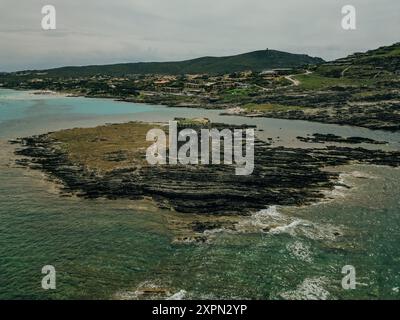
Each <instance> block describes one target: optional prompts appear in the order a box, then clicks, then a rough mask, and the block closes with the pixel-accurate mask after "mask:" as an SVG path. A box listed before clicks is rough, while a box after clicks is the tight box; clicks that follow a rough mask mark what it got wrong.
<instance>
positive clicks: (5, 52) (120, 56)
mask: <svg viewBox="0 0 400 320" xmlns="http://www.w3.org/2000/svg"><path fill="white" fill-rule="evenodd" d="M350 2H351V3H352V4H353V5H354V6H356V8H357V13H358V29H357V30H356V31H344V30H342V29H341V27H340V21H341V12H340V11H341V7H342V6H343V5H345V4H348V3H349V1H347V0H346V1H344V0H324V1H321V0H303V1H298V0H279V1H278V0H276V1H270V0H269V1H267V0H168V1H166V0H114V1H112V2H111V1H109V0H107V1H106V0H86V1H79V0H69V1H66V0H46V1H44V0H29V1H28V0H25V1H15V0H1V3H0V46H1V50H0V70H2V71H11V70H20V69H27V68H29V69H30V68H47V67H55V66H61V65H84V64H102V63H117V62H129V61H153V60H157V61H166V60H180V59H187V58H194V57H198V56H203V55H229V54H235V53H241V52H246V51H251V50H257V49H264V48H266V47H268V48H273V49H278V50H284V51H290V52H297V53H307V54H310V55H313V56H321V57H323V58H325V59H334V58H337V57H341V56H345V55H347V54H350V53H352V52H355V51H361V50H366V49H370V48H375V47H378V46H380V45H386V44H391V43H393V42H398V41H399V40H400V39H398V38H397V37H398V35H397V33H398V32H397V31H398V30H399V26H400V1H398V0H379V1H378V0H352V1H350ZM49 3H51V4H53V5H54V6H55V7H56V9H57V30H55V31H42V30H41V28H40V21H41V18H42V15H41V12H40V11H41V7H42V6H43V5H46V4H49Z"/></svg>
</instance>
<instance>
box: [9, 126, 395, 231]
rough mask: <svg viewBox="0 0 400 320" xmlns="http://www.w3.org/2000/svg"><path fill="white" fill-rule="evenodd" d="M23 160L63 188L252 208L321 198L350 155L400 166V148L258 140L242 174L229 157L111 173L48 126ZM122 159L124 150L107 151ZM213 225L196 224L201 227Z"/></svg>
mask: <svg viewBox="0 0 400 320" xmlns="http://www.w3.org/2000/svg"><path fill="white" fill-rule="evenodd" d="M16 142H19V143H20V144H22V148H19V149H17V150H16V154H17V155H20V156H26V157H28V158H22V159H19V160H17V163H18V164H20V165H23V166H27V167H30V168H32V169H38V170H42V171H44V172H46V173H48V174H49V175H50V176H52V177H54V178H57V179H58V180H60V181H62V182H63V191H64V192H66V193H75V194H77V195H78V196H81V197H85V198H99V197H106V198H109V199H117V198H127V199H140V198H143V197H145V196H147V197H151V198H153V199H154V200H155V201H156V202H157V203H158V205H159V206H160V207H162V208H168V209H173V210H176V211H179V212H184V213H198V214H224V215H246V214H249V213H250V212H252V211H255V210H259V209H262V208H265V207H266V206H268V205H305V204H310V203H312V202H315V201H318V200H319V199H321V198H323V197H324V195H323V192H322V191H324V190H331V189H332V188H334V186H335V183H337V180H338V176H339V174H338V173H337V172H330V171H328V170H326V169H325V168H326V167H327V166H338V165H345V164H349V163H350V162H351V163H354V162H356V163H365V164H377V165H387V166H394V167H397V166H399V165H400V152H385V151H382V150H366V149H363V148H349V147H338V146H330V147H327V148H318V149H300V148H285V147H275V148H274V147H271V146H269V145H268V143H265V142H263V141H260V140H256V142H255V170H254V172H253V174H252V175H250V176H236V175H235V167H234V166H230V165H207V166H205V165H189V166H184V165H175V166H172V165H163V166H147V165H146V166H132V167H130V168H122V169H114V170H110V171H108V172H105V173H98V172H94V171H90V170H88V169H87V168H85V167H84V166H82V165H79V164H76V163H72V162H71V161H70V160H69V157H68V154H67V153H66V152H65V151H63V149H62V148H59V142H58V141H56V140H54V139H52V138H51V137H50V135H48V134H44V135H39V136H33V137H28V138H22V139H20V140H18V141H14V143H16ZM105 156H106V157H110V161H118V159H119V156H124V155H123V154H111V155H105ZM214 227H215V226H209V225H202V224H196V225H194V226H193V228H195V229H196V230H197V229H198V230H203V231H204V230H207V229H209V228H214Z"/></svg>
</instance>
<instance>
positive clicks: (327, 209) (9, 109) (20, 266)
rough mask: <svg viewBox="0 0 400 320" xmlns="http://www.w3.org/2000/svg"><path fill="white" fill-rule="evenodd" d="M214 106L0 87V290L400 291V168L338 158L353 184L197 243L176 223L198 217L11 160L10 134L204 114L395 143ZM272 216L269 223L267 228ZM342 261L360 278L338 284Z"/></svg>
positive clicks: (282, 131)
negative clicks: (68, 191)
mask: <svg viewBox="0 0 400 320" xmlns="http://www.w3.org/2000/svg"><path fill="white" fill-rule="evenodd" d="M218 114H219V111H213V110H199V109H185V108H183V109H182V108H179V109H177V108H165V107H162V106H148V105H140V104H130V103H122V102H115V101H111V100H102V99H85V98H66V97H60V96H42V95H41V96H38V95H32V94H31V93H29V92H16V91H11V90H0V147H1V149H0V298H1V299H9V298H11V299H16V298H23V299H31V298H32V299H58V298H59V299H76V298H83V299H98V298H104V299H109V298H121V297H130V298H135V297H137V292H136V291H138V289H140V288H148V287H153V288H168V291H170V294H176V293H179V294H178V296H179V297H181V298H187V299H190V298H220V299H225V298H249V299H250V298H253V299H285V298H286V299H300V298H308V299H312V298H320V299H324V298H328V299H350V298H371V299H376V298H378V299H398V298H400V295H399V289H398V288H399V287H400V247H399V243H400V214H399V208H400V203H399V202H400V197H399V191H400V187H399V183H398V182H399V179H400V170H399V169H393V168H386V167H377V166H346V167H343V168H337V170H340V171H341V172H343V175H342V179H343V182H344V183H345V184H347V185H349V186H351V187H352V188H350V189H347V188H339V187H338V188H337V189H336V190H334V191H333V192H332V193H331V194H329V195H328V196H329V197H330V198H332V200H331V201H327V202H325V203H320V204H316V205H313V206H308V207H303V208H284V207H269V208H267V207H266V209H265V210H263V211H261V212H258V213H254V215H253V216H251V217H243V218H240V219H238V220H237V221H236V224H237V227H236V229H237V231H236V232H231V231H228V230H219V231H218V232H214V233H211V234H208V242H207V243H205V244H196V243H182V242H179V241H175V240H176V238H177V235H179V234H180V232H181V231H180V225H181V224H184V223H185V222H190V221H192V220H193V219H194V218H192V217H188V216H187V215H181V214H177V213H172V212H168V211H164V210H159V209H157V208H156V207H155V206H154V205H153V204H152V203H151V202H149V201H139V202H135V201H120V200H118V201H110V200H101V199H100V200H85V199H79V198H75V197H60V196H59V195H58V193H57V187H56V186H55V184H54V183H52V182H49V181H47V180H46V177H45V176H44V175H42V174H41V173H40V172H32V171H29V170H26V169H22V168H18V167H16V166H15V165H14V164H13V148H14V146H12V145H9V144H7V143H6V141H7V139H10V138H14V137H20V136H26V135H31V134H38V133H44V132H48V131H53V130H57V129H61V128H71V127H77V126H95V125H99V124H104V123H109V122H124V121H132V120H140V121H167V120H170V119H173V118H174V117H176V116H190V117H197V116H207V117H209V118H211V119H212V120H215V121H223V122H231V123H248V124H257V125H258V127H259V128H261V129H263V130H264V131H262V132H259V133H258V135H259V137H260V138H262V139H263V138H267V137H272V138H274V139H275V141H276V144H277V145H279V144H283V145H296V146H297V145H299V143H298V141H296V139H295V137H296V136H299V135H301V136H305V135H306V134H308V133H315V132H321V133H336V134H340V135H345V136H364V137H370V138H374V139H379V140H385V141H388V142H390V144H389V145H388V146H387V147H386V148H389V149H398V148H399V141H400V140H399V137H400V135H399V134H393V133H392V134H389V133H385V132H373V131H370V130H367V129H360V128H351V127H341V126H335V125H324V124H316V123H309V122H303V121H287V120H276V119H247V118H242V117H222V116H219V115H218ZM271 223H272V224H274V226H275V228H273V229H272V231H271V232H269V233H265V232H262V229H263V228H264V227H265V226H266V225H270V224H271ZM44 265H54V266H55V268H56V271H57V289H56V290H54V291H44V290H43V289H41V279H42V276H43V275H42V274H41V268H42V267H43V266H44ZM345 265H353V266H354V267H355V268H356V272H357V282H358V285H357V289H356V290H351V291H346V290H343V289H342V287H341V279H342V277H343V275H342V274H341V270H342V267H343V266H345ZM139 291H140V290H139ZM135 292H136V293H135Z"/></svg>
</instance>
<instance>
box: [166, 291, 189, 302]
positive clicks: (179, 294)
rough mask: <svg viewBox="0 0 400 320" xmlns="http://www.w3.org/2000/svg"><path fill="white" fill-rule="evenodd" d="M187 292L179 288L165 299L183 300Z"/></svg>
mask: <svg viewBox="0 0 400 320" xmlns="http://www.w3.org/2000/svg"><path fill="white" fill-rule="evenodd" d="M186 295H187V292H186V291H185V290H180V291H178V292H177V293H174V294H173V295H172V296H170V297H168V298H167V299H166V300H183V299H185V298H186Z"/></svg>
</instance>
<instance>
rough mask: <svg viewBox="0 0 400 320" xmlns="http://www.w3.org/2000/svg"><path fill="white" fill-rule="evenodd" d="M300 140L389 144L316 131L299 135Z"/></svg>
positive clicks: (308, 141)
mask: <svg viewBox="0 0 400 320" xmlns="http://www.w3.org/2000/svg"><path fill="white" fill-rule="evenodd" d="M297 139H298V140H300V141H302V142H307V143H326V142H337V143H347V144H361V143H367V144H387V142H385V141H376V140H373V139H368V138H362V137H340V136H337V135H335V134H322V133H314V134H313V135H312V136H307V137H297Z"/></svg>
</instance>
